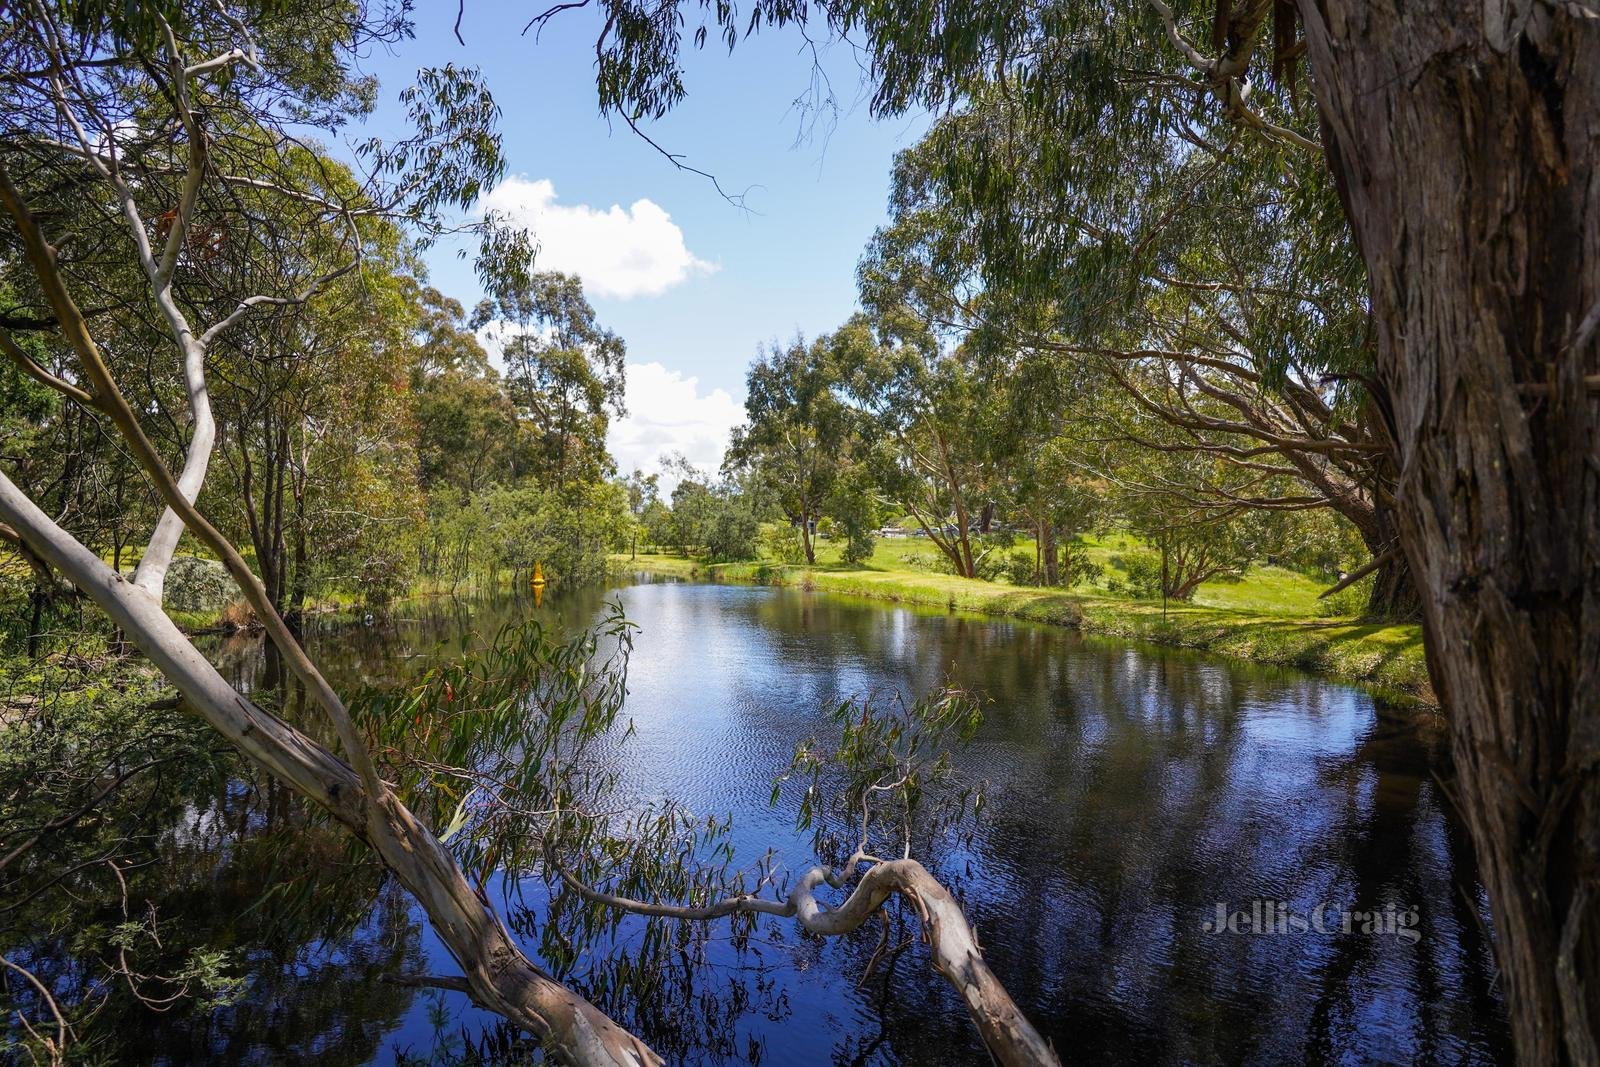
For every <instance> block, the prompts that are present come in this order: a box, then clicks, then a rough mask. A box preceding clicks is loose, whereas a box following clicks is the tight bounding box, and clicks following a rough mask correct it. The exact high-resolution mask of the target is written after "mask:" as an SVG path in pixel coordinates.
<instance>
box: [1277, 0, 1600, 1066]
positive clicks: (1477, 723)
mask: <svg viewBox="0 0 1600 1067" xmlns="http://www.w3.org/2000/svg"><path fill="white" fill-rule="evenodd" d="M1299 8H1300V12H1301V14H1302V16H1303V18H1304V22H1305V25H1306V37H1307V41H1308V46H1309V54H1310V58H1311V62H1312V67H1313V69H1314V71H1315V84H1316V91H1317V101H1318V106H1319V109H1320V112H1321V115H1322V120H1323V127H1324V142H1325V144H1326V146H1327V152H1328V161H1329V165H1330V167H1331V168H1332V170H1333V173H1334V175H1335V178H1336V179H1337V182H1338V187H1339V194H1340V197H1341V198H1342V200H1343V202H1344V205H1345V209H1346V211H1347V213H1348V215H1349V217H1350V219H1351V222H1352V225H1353V226H1354V229H1355V233H1356V238H1357V241H1358V243H1359V245H1360V248H1361V252H1362V255H1363V258H1364V259H1365V260H1366V264H1367V268H1368V273H1369V276H1370V281H1371V287H1372V310H1373V322H1374V325H1375V327H1376V331H1377V337H1378V352H1377V379H1378V382H1379V384H1380V386H1381V387H1382V388H1383V389H1384V391H1385V392H1386V393H1387V396H1388V399H1389V401H1390V403H1391V406H1392V422H1393V425H1392V433H1393V436H1394V444H1395V450H1396V455H1397V458H1398V464H1399V477H1398V480H1397V488H1396V492H1395V512H1396V514H1395V518H1396V522H1397V525H1398V529H1399V537H1400V543H1401V545H1402V546H1403V547H1404V549H1405V553H1406V556H1407V558H1408V559H1409V562H1410V564H1411V568H1412V572H1413V574H1414V576H1415V578H1416V582H1417V587H1418V590H1419V594H1420V598H1421V603H1422V617H1423V625H1424V628H1425V631H1426V638H1427V640H1426V645H1427V649H1428V656H1429V668H1430V673H1431V675H1432V678H1433V684H1434V687H1435V689H1436V690H1437V691H1438V693H1439V694H1440V696H1441V698H1442V699H1443V702H1444V704H1445V706H1446V707H1447V708H1448V709H1449V710H1450V712H1451V725H1452V733H1453V740H1452V748H1453V753H1454V758H1455V763H1456V768H1457V772H1458V775H1459V779H1458V780H1459V783H1460V793H1461V799H1462V807H1463V813H1464V815H1465V817H1466V821H1467V824H1468V827H1469V828H1470V830H1471V833H1472V838H1473V841H1474V844H1475V846H1476V850H1477V855H1478V862H1479V865H1480V869H1481V871H1482V875H1483V879H1484V882H1485V884H1486V885H1487V887H1488V890H1489V897H1490V901H1491V904H1492V906H1493V910H1494V919H1495V930H1496V933H1497V940H1496V954H1497V957H1498V960H1499V964H1500V972H1501V976H1502V977H1503V979H1504V982H1505V989H1506V994H1507V1000H1508V1002H1509V1006H1510V1012H1511V1025H1512V1034H1513V1038H1514V1041H1515V1044H1516V1050H1517V1056H1518V1059H1519V1060H1520V1061H1521V1062H1522V1063H1525V1064H1530V1065H1532V1064H1541V1065H1543V1064H1563V1063H1571V1064H1593V1063H1595V1062H1596V1061H1597V1059H1600V1052H1597V1049H1600V905H1597V901H1600V893H1597V892H1596V887H1595V882H1596V879H1597V877H1600V776H1597V773H1596V770H1597V767H1600V406H1597V405H1600V394H1597V391H1596V389H1595V388H1594V387H1593V386H1592V385H1591V384H1590V383H1591V382H1593V381H1595V380H1596V372H1597V371H1600V344H1597V338H1596V334H1597V333H1600V329H1597V327H1600V169H1597V167H1596V163H1597V162H1600V17H1596V12H1595V10H1594V8H1593V7H1592V5H1586V4H1584V3H1580V2H1551V3H1539V2H1534V0H1520V2H1518V0H1513V2H1510V3H1504V4H1484V5H1473V6H1464V5H1460V4H1455V3H1446V2H1444V0H1423V2H1417V3H1407V4H1405V5H1397V4H1393V3H1373V4H1368V3H1364V2H1355V0H1300V3H1299Z"/></svg>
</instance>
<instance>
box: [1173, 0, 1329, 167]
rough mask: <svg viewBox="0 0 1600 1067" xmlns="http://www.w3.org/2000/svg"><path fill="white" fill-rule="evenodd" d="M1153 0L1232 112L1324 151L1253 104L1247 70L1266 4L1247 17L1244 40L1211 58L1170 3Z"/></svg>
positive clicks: (1176, 42)
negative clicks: (1180, 23)
mask: <svg viewBox="0 0 1600 1067" xmlns="http://www.w3.org/2000/svg"><path fill="white" fill-rule="evenodd" d="M1149 3H1150V6H1151V7H1153V8H1155V10H1156V14H1158V15H1160V16H1161V25H1162V27H1163V28H1164V29H1165V30H1166V33H1167V40H1168V41H1169V42H1171V44H1172V46H1173V47H1174V48H1176V49H1177V50H1178V53H1179V54H1180V55H1181V56H1183V59H1184V62H1186V63H1188V64H1189V66H1191V67H1193V68H1194V70H1195V71H1196V72H1198V73H1200V74H1203V75H1204V76H1205V79H1206V85H1207V87H1208V88H1209V89H1210V90H1211V95H1212V96H1214V97H1216V99H1217V102H1218V103H1219V104H1221V105H1222V106H1223V109H1224V110H1226V111H1227V112H1228V114H1230V115H1232V116H1233V117H1234V118H1235V119H1237V120H1239V122H1240V123H1242V124H1243V125H1245V126H1248V127H1249V128H1250V129H1253V130H1258V131H1260V132H1261V133H1263V134H1265V135H1266V136H1267V137H1268V138H1270V139H1271V140H1274V141H1279V142H1282V143H1284V144H1291V145H1294V146H1295V147H1296V148H1299V149H1301V150H1302V151H1306V152H1312V153H1315V154H1316V155H1321V154H1322V145H1321V144H1319V143H1318V142H1316V141H1314V140H1312V139H1311V138H1309V137H1306V136H1303V135H1302V134H1298V133H1296V132H1295V131H1294V130H1291V129H1289V128H1288V127H1287V126H1280V125H1278V124H1277V123H1275V122H1272V121H1270V120H1268V119H1267V118H1266V116H1264V115H1262V114H1261V112H1260V111H1257V110H1256V109H1255V108H1253V107H1251V106H1250V104H1249V98H1250V80H1249V79H1248V78H1246V77H1245V70H1246V68H1247V67H1248V66H1249V63H1250V54H1251V52H1253V51H1254V50H1255V47H1256V44H1257V43H1258V42H1259V40H1260V38H1261V32H1262V30H1263V29H1264V27H1265V26H1266V17H1265V9H1264V8H1263V9H1262V10H1261V11H1260V12H1255V13H1246V15H1245V18H1244V21H1245V23H1246V25H1247V26H1249V27H1250V28H1249V30H1248V32H1245V33H1242V34H1240V37H1241V40H1240V42H1239V44H1238V45H1236V46H1235V47H1233V48H1231V49H1229V50H1228V51H1227V52H1226V53H1224V54H1223V55H1221V56H1218V57H1217V58H1216V59H1208V58H1207V57H1206V56H1205V54H1204V53H1202V52H1201V51H1200V49H1198V48H1196V47H1195V46H1194V45H1193V44H1192V43H1190V41H1189V40H1188V39H1187V38H1186V37H1184V36H1183V33H1182V32H1181V31H1180V30H1179V29H1178V20H1177V16H1176V15H1174V14H1173V12H1172V6H1171V5H1170V4H1168V3H1166V2H1165V0H1149ZM1258 6H1260V5H1258ZM1252 14H1253V15H1254V17H1253V18H1252Z"/></svg>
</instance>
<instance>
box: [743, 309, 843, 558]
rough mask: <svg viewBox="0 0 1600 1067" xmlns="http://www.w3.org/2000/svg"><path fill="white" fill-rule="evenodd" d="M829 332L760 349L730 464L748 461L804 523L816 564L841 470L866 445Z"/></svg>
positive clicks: (790, 514) (805, 542)
mask: <svg viewBox="0 0 1600 1067" xmlns="http://www.w3.org/2000/svg"><path fill="white" fill-rule="evenodd" d="M842 393H843V382H841V381H840V380H839V377H838V368H837V366H836V364H835V363H834V361H833V360H832V359H830V358H829V351H828V342H827V339H826V338H822V339H819V340H817V341H814V342H812V343H810V344H807V343H806V342H805V340H804V339H803V338H798V337H797V338H795V339H794V340H793V341H791V342H790V343H789V344H787V345H784V346H779V345H777V344H774V345H772V347H771V348H769V349H767V350H766V351H764V352H763V353H761V354H760V355H759V356H758V357H757V359H756V361H755V362H754V363H752V364H751V366H750V371H749V373H748V374H747V375H746V377H745V402H744V409H745V418H746V419H747V420H748V421H746V422H745V424H744V425H743V426H738V427H735V428H734V431H733V437H732V441H731V443H730V444H729V446H728V452H727V457H726V459H725V460H724V466H725V468H728V469H740V468H743V469H748V470H750V471H752V472H753V473H754V474H755V475H756V477H757V478H759V479H760V480H761V482H762V483H763V484H764V485H765V486H766V487H767V490H768V492H769V493H770V495H771V497H772V499H773V500H774V501H775V502H776V503H777V505H778V507H779V509H780V510H781V511H782V512H783V515H784V517H785V518H786V519H788V520H789V522H791V523H793V524H795V525H796V526H798V527H799V529H800V540H801V544H802V546H803V547H804V550H805V559H806V562H807V563H809V564H815V563H816V562H817V549H816V543H815V541H814V539H813V536H812V535H813V531H814V530H815V529H816V523H817V521H818V520H819V519H821V518H822V514H823V509H824V508H826V507H828V506H829V504H830V503H831V502H832V501H833V500H834V497H835V493H836V491H837V490H838V488H839V486H840V477H841V475H842V474H843V473H844V472H845V471H846V470H847V469H848V468H849V466H850V465H851V464H852V463H853V462H856V461H857V459H858V457H857V455H856V453H858V452H859V451H860V442H859V439H860V436H861V434H860V431H861V427H860V425H859V423H860V413H859V412H858V411H857V409H856V408H854V407H852V406H851V405H849V404H848V403H846V402H845V398H844V397H843V395H842Z"/></svg>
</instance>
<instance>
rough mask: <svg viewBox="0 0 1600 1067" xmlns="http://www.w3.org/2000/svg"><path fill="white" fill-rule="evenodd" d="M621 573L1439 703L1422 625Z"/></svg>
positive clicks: (914, 577) (823, 577) (858, 572)
mask: <svg viewBox="0 0 1600 1067" xmlns="http://www.w3.org/2000/svg"><path fill="white" fill-rule="evenodd" d="M611 559H612V565H613V567H614V568H615V569H616V570H618V571H621V572H624V573H626V572H628V571H637V572H642V573H647V574H654V575H661V576H668V577H676V578H682V579H684V580H700V581H713V582H744V583H751V584H758V585H783V586H797V587H800V588H805V589H817V590H822V591H825V592H830V593H843V594H847V595H850V596H860V597H869V598H871V599H874V600H886V601H890V602H893V603H903V604H918V605H928V606H933V607H943V608H945V609H947V610H949V611H968V612H973V613H975V614H980V615H1000V616H1011V617H1014V618H1019V619H1028V620H1031V621H1034V622H1044V623H1050V624H1053V625H1057V626H1068V627H1071V628H1073V629H1076V630H1081V631H1083V632H1084V633H1095V634H1105V635H1108V636H1112V637H1124V638H1130V639H1134V640H1139V641H1149V642H1151V643H1153V644H1159V645H1172V646H1176V647H1182V648H1193V649H1199V650H1202V651H1205V652H1210V653H1214V654H1217V655H1223V656H1233V657H1236V658H1238V659H1244V660H1250V661H1252V662H1255V663H1268V664H1276V665H1280V666H1286V667H1296V668H1299V669H1301V670H1305V671H1309V672H1311V673H1314V674H1319V675H1323V676H1326V677H1328V678H1334V679H1338V680H1340V681H1347V682H1357V683H1361V684H1364V685H1370V686H1374V687H1376V688H1379V689H1382V690H1385V691H1387V692H1389V693H1392V694H1395V695H1398V696H1401V697H1403V698H1406V699H1410V700H1414V701H1418V702H1420V703H1424V704H1436V703H1437V702H1438V701H1437V698H1436V697H1435V696H1434V692H1433V687H1432V685H1431V684H1430V683H1429V681H1428V669H1427V663H1426V661H1425V660H1424V658H1423V651H1422V628H1421V627H1420V626H1418V625H1416V624H1414V623H1369V622H1363V621H1360V620H1357V619H1342V618H1315V617H1308V616H1304V615H1291V614H1275V613H1273V612H1270V611H1262V610H1244V609H1238V608H1228V607H1219V606H1215V605H1208V604H1203V603H1200V604H1178V603H1169V604H1168V605H1167V607H1166V608H1165V609H1163V608H1162V605H1161V602H1160V601H1145V600H1129V599H1126V598H1121V597H1113V596H1108V595H1104V594H1101V593H1097V592H1087V591H1078V590H1074V591H1071V592H1067V591H1063V590H1058V589H1039V588H1032V587H1027V586H1015V585H1010V584H1007V583H1004V582H983V581H977V580H975V579H969V578H958V577H956V576H954V575H949V574H934V573H927V572H920V571H915V570H909V569H907V570H897V569H889V568H880V567H862V568H844V567H828V566H820V567H805V566H791V565H784V564H778V563H770V562H756V563H702V562H700V561H698V560H694V559H684V558H682V557H678V556H667V555H646V554H640V555H639V556H638V557H637V558H636V559H635V558H630V557H629V556H628V555H616V556H613V557H611Z"/></svg>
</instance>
